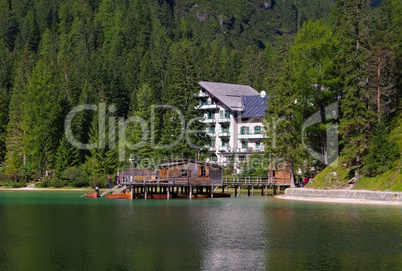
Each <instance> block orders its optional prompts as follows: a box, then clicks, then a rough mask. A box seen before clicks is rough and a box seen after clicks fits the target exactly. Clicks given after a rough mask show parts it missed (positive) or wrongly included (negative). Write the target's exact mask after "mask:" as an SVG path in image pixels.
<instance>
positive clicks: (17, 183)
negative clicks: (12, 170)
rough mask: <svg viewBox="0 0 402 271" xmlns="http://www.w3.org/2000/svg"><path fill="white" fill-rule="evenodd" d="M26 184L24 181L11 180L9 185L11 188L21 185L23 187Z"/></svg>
mask: <svg viewBox="0 0 402 271" xmlns="http://www.w3.org/2000/svg"><path fill="white" fill-rule="evenodd" d="M26 185H27V184H26V182H23V181H20V182H12V183H11V187H12V188H21V187H25V186H26Z"/></svg>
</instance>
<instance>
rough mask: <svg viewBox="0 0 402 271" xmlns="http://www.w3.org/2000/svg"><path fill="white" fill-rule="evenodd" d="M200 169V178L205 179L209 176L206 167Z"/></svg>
mask: <svg viewBox="0 0 402 271" xmlns="http://www.w3.org/2000/svg"><path fill="white" fill-rule="evenodd" d="M200 169H201V173H200V177H205V176H207V170H206V166H201V168H200Z"/></svg>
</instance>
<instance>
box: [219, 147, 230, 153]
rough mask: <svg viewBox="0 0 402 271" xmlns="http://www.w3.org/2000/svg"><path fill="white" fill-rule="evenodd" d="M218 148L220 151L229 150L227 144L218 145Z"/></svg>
mask: <svg viewBox="0 0 402 271" xmlns="http://www.w3.org/2000/svg"><path fill="white" fill-rule="evenodd" d="M218 150H219V151H220V152H228V151H229V147H228V146H223V147H219V148H218Z"/></svg>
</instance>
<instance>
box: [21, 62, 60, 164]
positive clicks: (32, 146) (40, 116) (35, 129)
mask: <svg viewBox="0 0 402 271" xmlns="http://www.w3.org/2000/svg"><path fill="white" fill-rule="evenodd" d="M54 97H60V95H58V89H57V83H56V81H55V80H54V74H53V70H52V69H51V67H49V66H48V64H46V63H45V62H44V61H43V60H39V61H38V63H37V64H36V66H35V68H34V70H33V72H32V76H31V78H30V80H29V84H28V87H27V93H26V98H25V107H24V110H23V112H24V113H23V122H22V124H23V126H22V127H23V129H24V132H25V134H24V138H23V144H24V151H25V153H26V154H27V155H28V156H29V162H30V163H31V164H32V166H34V168H45V169H49V168H51V167H52V165H53V163H54V158H55V157H54V155H55V153H56V150H57V146H58V140H59V139H60V137H59V135H58V134H57V132H56V131H57V127H60V126H61V125H60V123H57V120H58V117H59V116H58V115H57V114H58V113H59V112H60V111H61V110H60V107H59V103H58V102H56V103H50V101H51V100H52V99H54Z"/></svg>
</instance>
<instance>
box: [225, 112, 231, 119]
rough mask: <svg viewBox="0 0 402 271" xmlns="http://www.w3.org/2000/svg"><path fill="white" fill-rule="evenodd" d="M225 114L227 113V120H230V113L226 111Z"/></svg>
mask: <svg viewBox="0 0 402 271" xmlns="http://www.w3.org/2000/svg"><path fill="white" fill-rule="evenodd" d="M225 113H226V118H227V119H230V112H229V111H227V110H226V112H225Z"/></svg>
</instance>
